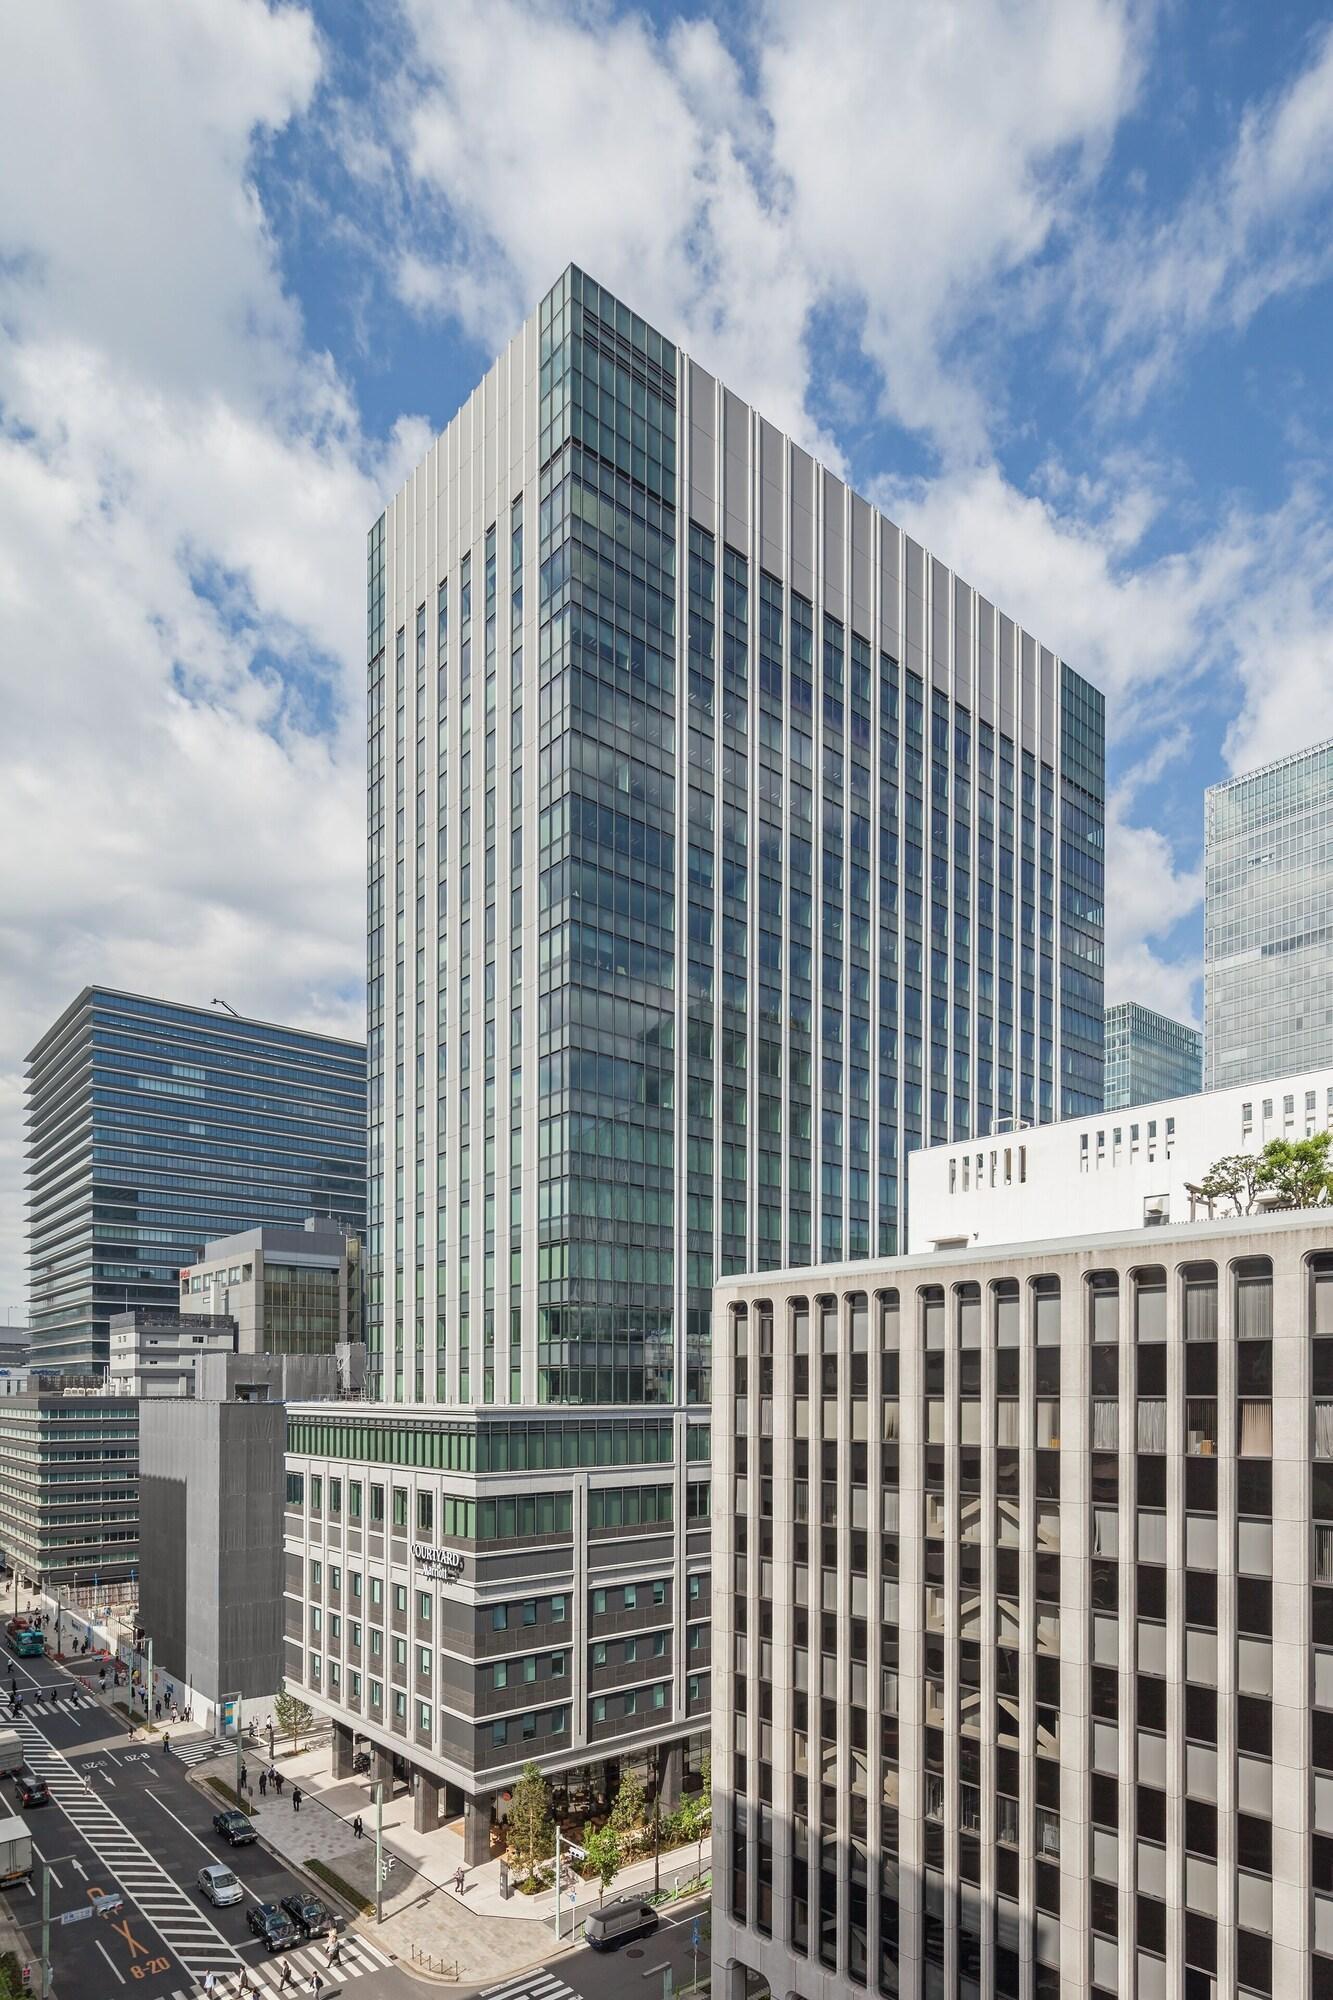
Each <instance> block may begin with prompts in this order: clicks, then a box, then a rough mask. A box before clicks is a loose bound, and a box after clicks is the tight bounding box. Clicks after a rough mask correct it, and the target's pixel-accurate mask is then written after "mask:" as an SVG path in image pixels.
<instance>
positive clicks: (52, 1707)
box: [4, 1694, 96, 1722]
mask: <svg viewBox="0 0 1333 2000" xmlns="http://www.w3.org/2000/svg"><path fill="white" fill-rule="evenodd" d="M95 1703H96V1696H95V1695H91V1694H71V1695H65V1696H64V1697H63V1699H62V1700H60V1701H34V1700H33V1699H32V1697H31V1696H29V1695H24V1697H23V1703H22V1706H21V1707H20V1709H19V1720H20V1721H22V1719H23V1717H24V1716H25V1715H68V1713H69V1711H70V1710H71V1709H72V1708H92V1707H93V1706H94V1705H95ZM4 1720H5V1721H7V1722H12V1721H13V1720H14V1712H13V1707H12V1705H11V1708H10V1712H9V1714H8V1716H6V1717H5V1718H4Z"/></svg>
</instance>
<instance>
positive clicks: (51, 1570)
mask: <svg viewBox="0 0 1333 2000" xmlns="http://www.w3.org/2000/svg"><path fill="white" fill-rule="evenodd" d="M43 1380H44V1378H42V1377H40V1376H32V1377H31V1378H30V1381H29V1387H28V1388H27V1389H26V1390H24V1391H23V1392H22V1393H20V1394H17V1395H13V1396H7V1397H3V1398H0V1552H3V1555H4V1559H5V1561H6V1562H7V1563H8V1564H10V1565H11V1566H12V1567H13V1568H14V1569H15V1570H16V1571H17V1572H18V1576H19V1579H20V1581H21V1582H25V1583H27V1584H29V1585H31V1586H32V1587H34V1588H38V1589H47V1590H52V1591H57V1592H58V1591H61V1590H78V1589H85V1588H87V1589H97V1588H104V1587H107V1586H113V1585H117V1584H128V1583H130V1582H132V1580H133V1578H134V1575H135V1573H136V1569H137V1565H138V1560H139V1490H138V1473H139V1406H138V1404H137V1402H136V1401H135V1400H134V1398H133V1397H130V1396H115V1395H109V1394H107V1393H106V1392H105V1391H104V1390H94V1391H89V1390H80V1389H65V1390H56V1389H54V1388H48V1387H45V1386H41V1385H42V1383H43Z"/></svg>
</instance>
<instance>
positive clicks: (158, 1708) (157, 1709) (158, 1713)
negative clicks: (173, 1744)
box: [153, 1695, 162, 1722]
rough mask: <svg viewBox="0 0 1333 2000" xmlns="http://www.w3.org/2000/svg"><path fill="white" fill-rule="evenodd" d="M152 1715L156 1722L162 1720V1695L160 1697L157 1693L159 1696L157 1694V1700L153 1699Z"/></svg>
mask: <svg viewBox="0 0 1333 2000" xmlns="http://www.w3.org/2000/svg"><path fill="white" fill-rule="evenodd" d="M153 1715H154V1717H155V1719H156V1720H157V1721H158V1722H160V1721H161V1720H162V1697H161V1695H159V1696H158V1698H157V1700H156V1701H155V1702H154V1703H153Z"/></svg>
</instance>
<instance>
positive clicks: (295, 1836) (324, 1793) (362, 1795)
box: [215, 1744, 710, 1983]
mask: <svg viewBox="0 0 1333 2000" xmlns="http://www.w3.org/2000/svg"><path fill="white" fill-rule="evenodd" d="M247 1763H248V1768H249V1773H250V1787H251V1789H250V1791H249V1792H248V1793H247V1797H246V1811H247V1813H249V1815H250V1817H251V1818H252V1819H253V1820H254V1823H255V1825H256V1826H257V1827H258V1828H259V1830H260V1833H261V1834H262V1836H263V1838H264V1840H265V1841H266V1842H267V1843H268V1844H269V1845H270V1846H271V1847H273V1848H275V1849H276V1850H277V1851H278V1852H279V1853H281V1854H282V1855H284V1856H285V1857H286V1858H287V1859H289V1860H293V1861H296V1862H298V1863H305V1862H306V1861H309V1860H319V1861H322V1862H323V1863H324V1865H325V1866H326V1867H328V1868H332V1869H333V1870H334V1872H335V1873H336V1874H338V1875H340V1876H342V1878H343V1879H344V1881H346V1882H348V1883H350V1884H351V1886H352V1887H353V1888H355V1889H357V1890H359V1891H361V1892H362V1893H364V1895H365V1896H366V1898H367V1900H372V1901H373V1899H374V1894H375V1807H374V1800H373V1796H372V1792H371V1787H370V1782H369V1780H368V1779H366V1778H348V1779H344V1780H342V1781H340V1782H335V1781H334V1779H333V1775H332V1756H331V1752H330V1750H329V1747H328V1745H327V1744H325V1745H322V1746H321V1747H320V1748H318V1749H315V1750H307V1751H302V1752H301V1753H300V1754H299V1755H297V1756H295V1757H284V1758H282V1759H281V1763H280V1769H281V1771H282V1774H283V1778H284V1781H285V1782H284V1785H283V1793H282V1797H281V1798H280V1799H275V1798H274V1797H273V1795H272V1794H271V1793H270V1794H269V1795H268V1796H267V1797H266V1798H263V1799H261V1798H260V1797H259V1792H258V1785H259V1772H260V1769H261V1762H260V1760H257V1759H254V1758H250V1759H248V1760H247ZM215 1770H216V1774H217V1775H218V1776H223V1777H226V1778H227V1779H228V1781H230V1775H231V1774H230V1773H229V1772H227V1771H224V1769H223V1768H222V1761H221V1760H219V1763H218V1765H217V1766H216V1767H215ZM293 1784H297V1785H299V1786H300V1788H301V1791H302V1792H303V1794H304V1801H303V1803H302V1807H301V1811H300V1812H299V1813H295V1812H293V1810H292V1805H291V1787H292V1785H293ZM357 1813H360V1815H361V1818H362V1821H363V1823H364V1826H365V1837H364V1838H363V1839H362V1840H357V1839H355V1837H354V1836H353V1833H352V1826H351V1822H352V1820H353V1818H354V1817H355V1816H356V1814H357ZM384 1852H385V1855H386V1857H388V1856H392V1857H393V1858H394V1860H395V1861H396V1862H397V1864H398V1865H397V1866H396V1867H395V1868H394V1869H393V1870H392V1871H391V1873H390V1875H389V1879H388V1882H387V1883H386V1885H385V1893H384V1914H385V1920H384V1925H383V1928H382V1929H381V1930H378V1931H375V1933H374V1935H375V1938H376V1941H377V1942H378V1943H380V1944H383V1945H384V1946H385V1947H386V1949H388V1950H390V1951H394V1952H396V1953H397V1954H398V1956H399V1957H400V1958H402V1959H403V1960H404V1961H406V1962H408V1963H410V1961H411V1952H412V1948H413V1946H415V1947H416V1949H417V1950H418V1951H422V1952H426V1953H429V1954H430V1955H431V1956H433V1957H435V1958H437V1959H438V1958H443V1959H445V1960H446V1961H450V1962H452V1961H455V1960H456V1961H457V1962H458V1966H459V1977H460V1980H461V1981H463V1982H468V1981H474V1982H478V1983H485V1982H486V1981H488V1980H490V1981H496V1980H499V1979H501V1978H502V1977H503V1976H504V1975H505V1974H506V1973H512V1972H517V1971H520V1970H522V1969H523V1968H525V1967H527V1966H530V1965H533V1964H536V1963H537V1962H539V1961H540V1960H542V1959H545V1958H549V1957H550V1956H551V1955H552V1953H553V1951H554V1950H555V1949H556V1943H555V1907H556V1896H555V1891H554V1889H546V1890H543V1891H542V1892H541V1893H540V1894H538V1895H535V1896H524V1895H519V1894H517V1893H515V1894H514V1895H513V1896H512V1897H511V1898H510V1899H509V1900H508V1901H506V1900H505V1898H504V1897H503V1896H502V1895H501V1893H500V1863H499V1861H498V1860H494V1861H487V1862H483V1863H481V1864H480V1865H479V1866H478V1867H475V1868H470V1869H468V1870H467V1872H466V1877H465V1882H464V1889H463V1894H462V1896H461V1897H459V1896H457V1895H455V1893H454V1890H453V1887H452V1882H453V1876H454V1871H455V1870H456V1869H457V1868H458V1867H460V1866H461V1865H462V1860H463V1829H462V1822H461V1821H458V1820H456V1821H453V1822H446V1823H445V1824H444V1825H442V1826H440V1827H439V1828H437V1829H436V1830H435V1831H433V1832H431V1833H418V1832H416V1830H415V1829H414V1827H413V1825H412V1798H411V1795H410V1794H409V1793H408V1792H406V1791H404V1792H400V1793H398V1794H397V1796H396V1797H394V1798H393V1799H392V1800H387V1799H386V1801H385V1805H384ZM709 1854H710V1846H709V1842H708V1841H707V1840H705V1841H704V1843H703V1867H704V1870H705V1872H707V1870H708V1867H709ZM413 1871H416V1872H413ZM698 1871H699V1850H698V1848H697V1846H692V1847H688V1848H675V1849H673V1850H672V1851H671V1852H670V1853H669V1854H664V1855H663V1856H662V1860H661V1884H662V1888H663V1889H664V1890H668V1891H670V1890H673V1889H674V1888H675V1887H676V1886H677V1885H678V1884H679V1883H681V1882H687V1881H692V1880H693V1879H694V1878H695V1877H696V1876H697V1874H698ZM653 1873H654V1870H653V1862H652V1858H651V1856H650V1857H649V1858H648V1859H647V1860H646V1861H638V1862H635V1863H633V1864H632V1865H631V1866H630V1867H628V1868H626V1869H625V1870H624V1871H623V1872H622V1873H621V1874H620V1875H618V1876H617V1877H616V1880H615V1882H614V1884H613V1886H612V1888H611V1890H610V1894H611V1895H612V1896H621V1895H628V1894H631V1893H633V1892H634V1891H636V1890H637V1891H638V1893H640V1894H644V1893H647V1892H650V1891H651V1889H652V1886H653ZM577 1895H578V1900H577V1903H576V1904H574V1905H573V1906H571V1904H570V1902H569V1900H568V1896H566V1898H565V1900H564V1902H563V1903H562V1904H561V1913H560V1932H561V1937H562V1939H569V1938H570V1937H571V1936H572V1934H573V1932H574V1931H575V1930H576V1929H577V1927H578V1925H579V1924H581V1923H582V1921H583V1919H584V1917H585V1916H586V1915H587V1914H588V1912H589V1910H593V1909H596V1907H597V1904H598V1901H599V1900H600V1896H599V1890H598V1885H597V1883H596V1882H582V1881H580V1882H579V1883H578V1885H577ZM571 1918H572V1921H571Z"/></svg>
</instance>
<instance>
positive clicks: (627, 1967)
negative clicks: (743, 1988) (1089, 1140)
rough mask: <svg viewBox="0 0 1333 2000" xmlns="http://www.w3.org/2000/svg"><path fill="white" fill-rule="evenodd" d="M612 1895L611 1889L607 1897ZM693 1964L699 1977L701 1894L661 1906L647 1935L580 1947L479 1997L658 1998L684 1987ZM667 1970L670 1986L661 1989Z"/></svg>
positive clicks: (705, 1961) (703, 1943)
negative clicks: (601, 1947) (611, 1945)
mask: <svg viewBox="0 0 1333 2000" xmlns="http://www.w3.org/2000/svg"><path fill="white" fill-rule="evenodd" d="M614 1896H615V1890H614V1889H612V1891H611V1893H610V1895H609V1896H608V1898H607V1900H608V1901H611V1900H613V1899H614ZM696 1935H697V1937H698V1940H699V1943H698V1948H697V1951H696V1948H695V1944H694V1939H695V1937H696ZM696 1968H697V1971H698V1975H699V1977H700V1978H706V1976H707V1973H708V1968H709V1952H708V1898H707V1896H699V1897H696V1898H694V1899H693V1900H691V1901H690V1902H683V1903H680V1904H667V1905H665V1906H664V1907H663V1909H662V1912H661V1918H660V1921H659V1924H658V1927H657V1929H656V1931H655V1932H654V1933H653V1934H652V1936H651V1937H640V1938H635V1939H634V1940H633V1941H632V1942H631V1943H629V1944H623V1945H621V1946H619V1947H618V1948H617V1949H616V1950H615V1951H590V1950H589V1948H588V1947H587V1945H583V1946H582V1947H581V1948H580V1949H579V1950H578V1951H572V1952H569V1953H567V1954H566V1955H565V1956H564V1957H561V1958H557V1959H556V1960H555V1961H554V1962H553V1963H552V1964H551V1965H549V1966H539V1967H538V1968H537V1969H536V1970H535V1971H532V1972H520V1973H516V1974H515V1975H514V1977H513V1978H512V1979H504V1980H500V1981H499V1982H498V1983H497V1984H496V1985H494V1986H488V1987H486V1988H485V1989H484V1992H483V1994H482V1996H481V2000H662V1995H663V1992H664V1991H666V1990H674V1991H675V1992H677V1993H679V1992H680V1990H681V1989H682V1987H685V1986H687V1985H688V1984H689V1983H690V1981H691V1980H692V1979H693V1978H694V1976H695V1971H696ZM668 1970H669V1971H670V1973H671V1988H670V1989H667V1988H665V1987H664V1975H665V1973H666V1972H667V1971H668Z"/></svg>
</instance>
